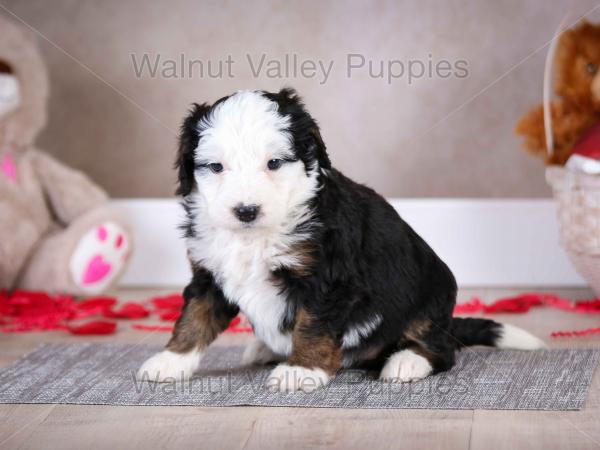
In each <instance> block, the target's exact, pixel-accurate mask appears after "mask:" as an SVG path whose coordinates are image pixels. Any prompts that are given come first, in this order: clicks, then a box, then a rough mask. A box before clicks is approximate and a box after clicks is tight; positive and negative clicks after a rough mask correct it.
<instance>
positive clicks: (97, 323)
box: [0, 290, 600, 337]
mask: <svg viewBox="0 0 600 450" xmlns="http://www.w3.org/2000/svg"><path fill="white" fill-rule="evenodd" d="M117 303H118V301H117V299H116V298H114V297H92V298H87V299H84V300H76V299H75V298H73V297H70V296H65V295H50V294H47V293H45V292H29V291H21V290H16V291H13V292H11V293H9V292H6V291H0V331H2V332H5V333H22V332H29V331H47V330H64V331H67V332H69V333H72V334H99V335H101V334H112V333H115V332H116V330H117V322H115V321H105V320H98V319H97V318H98V317H104V318H108V319H118V320H135V319H142V318H146V317H157V318H159V319H160V320H161V321H164V322H175V321H176V320H177V319H178V318H179V316H180V315H181V308H182V307H183V303H184V302H183V298H182V297H181V295H179V294H173V295H167V296H161V297H153V298H150V299H148V300H146V301H144V302H127V303H124V304H122V305H120V306H118V305H117ZM538 307H550V308H556V309H560V310H563V311H569V312H574V313H580V314H600V299H592V300H578V301H575V302H573V301H571V300H568V299H564V298H560V297H558V296H556V295H552V294H543V293H525V294H521V295H518V296H515V297H508V298H502V299H499V300H497V301H495V302H493V303H491V304H484V303H483V302H482V301H481V300H480V299H479V298H473V299H471V300H470V301H469V302H467V303H461V304H458V305H456V307H455V309H454V313H455V314H472V313H477V312H480V313H483V314H496V313H516V314H523V313H526V312H528V311H529V310H530V309H532V308H538ZM93 316H96V319H95V320H90V321H88V322H85V323H80V322H76V323H74V321H78V320H81V319H85V318H91V317H93ZM131 327H132V328H133V329H136V330H140V331H151V332H155V331H162V332H171V331H172V330H173V326H172V325H147V324H132V325H131ZM225 331H226V332H229V333H251V332H252V328H251V326H250V324H249V323H248V321H247V319H246V318H245V317H244V316H243V315H240V316H238V317H236V318H234V319H233V320H232V321H231V324H230V325H229V327H228V328H227V330H225ZM590 334H600V328H588V329H585V330H571V331H555V332H553V333H552V334H551V336H552V337H574V336H584V335H590Z"/></svg>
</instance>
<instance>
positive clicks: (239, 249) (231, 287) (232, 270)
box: [191, 239, 292, 355]
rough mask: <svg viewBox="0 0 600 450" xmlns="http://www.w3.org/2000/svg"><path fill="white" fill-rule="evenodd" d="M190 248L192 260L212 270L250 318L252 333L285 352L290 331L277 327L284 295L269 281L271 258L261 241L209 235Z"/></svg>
mask: <svg viewBox="0 0 600 450" xmlns="http://www.w3.org/2000/svg"><path fill="white" fill-rule="evenodd" d="M217 242H220V245H218V244H216V243H217ZM191 250H192V257H193V258H194V260H197V261H199V262H201V263H202V264H203V265H204V266H205V267H206V268H207V269H208V270H210V271H211V272H213V274H215V276H216V277H217V279H218V281H219V283H220V285H221V288H222V289H223V293H224V294H225V296H226V297H227V299H228V300H229V301H231V302H233V303H235V304H237V305H238V306H239V308H240V310H241V311H242V312H243V313H244V314H245V315H246V317H247V318H248V320H250V322H251V323H252V326H253V327H254V332H255V334H256V336H257V337H258V338H259V339H261V340H262V341H263V342H264V343H265V344H266V345H267V346H268V347H269V348H270V349H271V350H273V351H274V352H275V353H277V354H280V355H289V354H290V353H291V350H292V339H291V335H290V333H282V332H281V331H280V328H279V327H280V324H281V323H282V320H283V318H284V316H285V313H286V307H287V305H286V299H285V298H284V297H283V296H282V295H281V294H280V288H278V287H277V286H275V285H273V283H272V281H271V271H270V267H273V266H274V262H275V261H274V260H273V258H272V257H271V256H270V255H271V253H272V252H271V250H270V248H269V247H268V246H267V245H266V244H265V242H264V241H262V240H243V239H229V240H228V241H226V240H224V239H223V240H221V239H213V240H212V242H211V243H210V244H208V245H206V246H201V247H200V248H197V249H191ZM197 256H200V258H199V259H198V258H197Z"/></svg>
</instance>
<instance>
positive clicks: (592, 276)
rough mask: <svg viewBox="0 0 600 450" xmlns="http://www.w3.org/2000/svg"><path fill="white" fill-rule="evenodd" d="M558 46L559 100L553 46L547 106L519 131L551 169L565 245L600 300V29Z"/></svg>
mask: <svg viewBox="0 0 600 450" xmlns="http://www.w3.org/2000/svg"><path fill="white" fill-rule="evenodd" d="M555 42H556V43H557V44H556V52H555V54H556V57H555V59H554V67H555V77H556V82H555V86H554V90H555V94H556V96H557V99H556V100H554V101H552V102H551V101H550V94H549V89H548V86H549V83H548V80H549V78H550V77H549V74H550V72H551V70H550V69H549V68H550V67H551V60H552V55H553V54H554V50H553V47H551V49H550V51H549V58H548V61H550V63H548V62H547V68H546V77H545V82H544V84H545V89H544V104H543V105H539V106H538V107H536V108H534V109H532V110H531V111H530V112H529V113H528V114H526V115H525V116H524V117H523V118H521V120H520V121H519V123H518V124H517V129H516V131H517V133H518V134H520V135H522V136H523V137H524V138H525V147H526V148H527V150H529V151H531V152H532V153H534V154H536V155H539V156H542V157H544V158H545V160H546V162H547V163H548V164H549V167H548V168H547V169H546V179H547V181H548V183H549V184H550V185H551V186H552V189H553V191H554V198H555V200H556V203H557V209H558V220H559V225H560V233H561V243H562V245H563V247H564V248H565V250H566V252H567V254H568V255H569V257H570V258H571V261H572V262H573V265H574V266H575V268H576V269H577V271H578V272H579V273H580V274H581V276H583V278H584V279H585V280H586V281H587V282H588V283H589V284H590V285H591V287H592V288H593V289H594V291H595V292H596V294H597V295H600V71H599V67H600V25H594V24H590V23H588V22H585V21H584V22H582V23H580V24H579V25H577V26H576V27H575V28H572V29H569V30H567V31H565V32H563V33H562V34H561V35H560V38H559V39H557V40H555Z"/></svg>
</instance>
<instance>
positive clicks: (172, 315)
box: [159, 310, 181, 322]
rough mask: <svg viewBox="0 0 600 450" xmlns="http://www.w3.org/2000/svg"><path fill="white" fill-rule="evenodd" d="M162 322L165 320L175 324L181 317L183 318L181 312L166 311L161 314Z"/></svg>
mask: <svg viewBox="0 0 600 450" xmlns="http://www.w3.org/2000/svg"><path fill="white" fill-rule="evenodd" d="M159 317H160V320H165V321H167V322H175V321H176V320H177V319H179V317H181V311H179V310H178V311H165V312H163V313H160V315H159Z"/></svg>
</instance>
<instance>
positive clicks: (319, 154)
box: [310, 123, 331, 169]
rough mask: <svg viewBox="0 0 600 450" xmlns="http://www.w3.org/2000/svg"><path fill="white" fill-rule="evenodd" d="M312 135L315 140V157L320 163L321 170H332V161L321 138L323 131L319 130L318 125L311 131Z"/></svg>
mask: <svg viewBox="0 0 600 450" xmlns="http://www.w3.org/2000/svg"><path fill="white" fill-rule="evenodd" d="M310 134H311V136H312V138H313V140H314V145H315V150H314V151H315V157H316V158H317V161H318V162H319V167H320V168H321V169H331V160H330V159H329V155H328V154H327V147H325V142H323V138H322V137H321V130H319V127H318V126H317V124H316V123H315V126H314V127H312V128H311V129H310Z"/></svg>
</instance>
